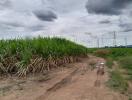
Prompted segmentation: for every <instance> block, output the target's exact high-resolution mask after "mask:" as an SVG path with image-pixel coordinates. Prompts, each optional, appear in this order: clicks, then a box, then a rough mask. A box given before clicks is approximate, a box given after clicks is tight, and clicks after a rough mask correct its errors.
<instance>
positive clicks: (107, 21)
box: [99, 20, 111, 24]
mask: <svg viewBox="0 0 132 100" xmlns="http://www.w3.org/2000/svg"><path fill="white" fill-rule="evenodd" d="M99 23H100V24H110V23H111V21H109V20H103V21H100V22H99Z"/></svg>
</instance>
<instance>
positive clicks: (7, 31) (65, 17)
mask: <svg viewBox="0 0 132 100" xmlns="http://www.w3.org/2000/svg"><path fill="white" fill-rule="evenodd" d="M131 16H132V0H0V39H11V38H18V37H37V36H51V37H53V36H58V37H64V38H67V39H69V40H72V41H75V42H78V43H80V44H83V45H85V46H88V47H95V46H97V40H99V44H100V45H101V46H105V45H112V44H113V33H114V32H116V37H117V40H116V41H117V45H125V44H126V42H127V44H132V39H131V36H132V18H131ZM126 40H127V41H126Z"/></svg>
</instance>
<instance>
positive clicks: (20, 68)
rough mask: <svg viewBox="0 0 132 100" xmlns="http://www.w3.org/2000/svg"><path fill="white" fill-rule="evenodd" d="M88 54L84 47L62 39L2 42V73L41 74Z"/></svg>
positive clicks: (0, 43) (0, 67) (0, 53)
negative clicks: (52, 67)
mask: <svg viewBox="0 0 132 100" xmlns="http://www.w3.org/2000/svg"><path fill="white" fill-rule="evenodd" d="M87 52H88V49H87V48H85V47H84V46H81V45H78V44H75V43H73V42H70V41H68V40H66V39H60V38H41V37H38V38H33V39H14V40H0V73H13V74H17V73H19V74H22V73H23V74H25V75H26V74H27V73H29V72H35V71H36V70H38V72H39V71H42V70H46V69H49V67H51V65H54V66H55V65H59V64H62V63H65V62H70V61H73V60H74V58H75V57H77V56H86V55H87ZM35 63H36V64H35Z"/></svg>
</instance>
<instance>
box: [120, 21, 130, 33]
mask: <svg viewBox="0 0 132 100" xmlns="http://www.w3.org/2000/svg"><path fill="white" fill-rule="evenodd" d="M119 27H120V28H121V29H122V30H123V32H130V31H132V23H120V24H119Z"/></svg>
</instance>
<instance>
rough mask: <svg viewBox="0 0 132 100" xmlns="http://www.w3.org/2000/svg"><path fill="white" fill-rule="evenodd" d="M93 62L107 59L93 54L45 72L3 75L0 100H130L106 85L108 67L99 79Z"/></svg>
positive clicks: (0, 85)
mask: <svg viewBox="0 0 132 100" xmlns="http://www.w3.org/2000/svg"><path fill="white" fill-rule="evenodd" d="M91 62H95V63H96V64H98V62H105V60H104V59H102V58H97V57H94V56H90V57H89V58H84V59H81V62H77V63H72V64H66V65H64V66H61V67H60V68H58V69H54V70H52V71H50V72H49V73H45V74H44V75H34V76H32V77H28V78H23V79H18V78H15V77H11V78H1V79H0V100H128V98H127V97H126V96H124V95H121V94H119V93H117V92H115V91H112V90H111V89H109V88H108V87H106V82H107V80H108V79H109V77H108V72H107V67H105V74H104V75H103V76H99V77H98V78H97V69H93V67H91ZM97 80H98V85H95V83H96V82H97Z"/></svg>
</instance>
